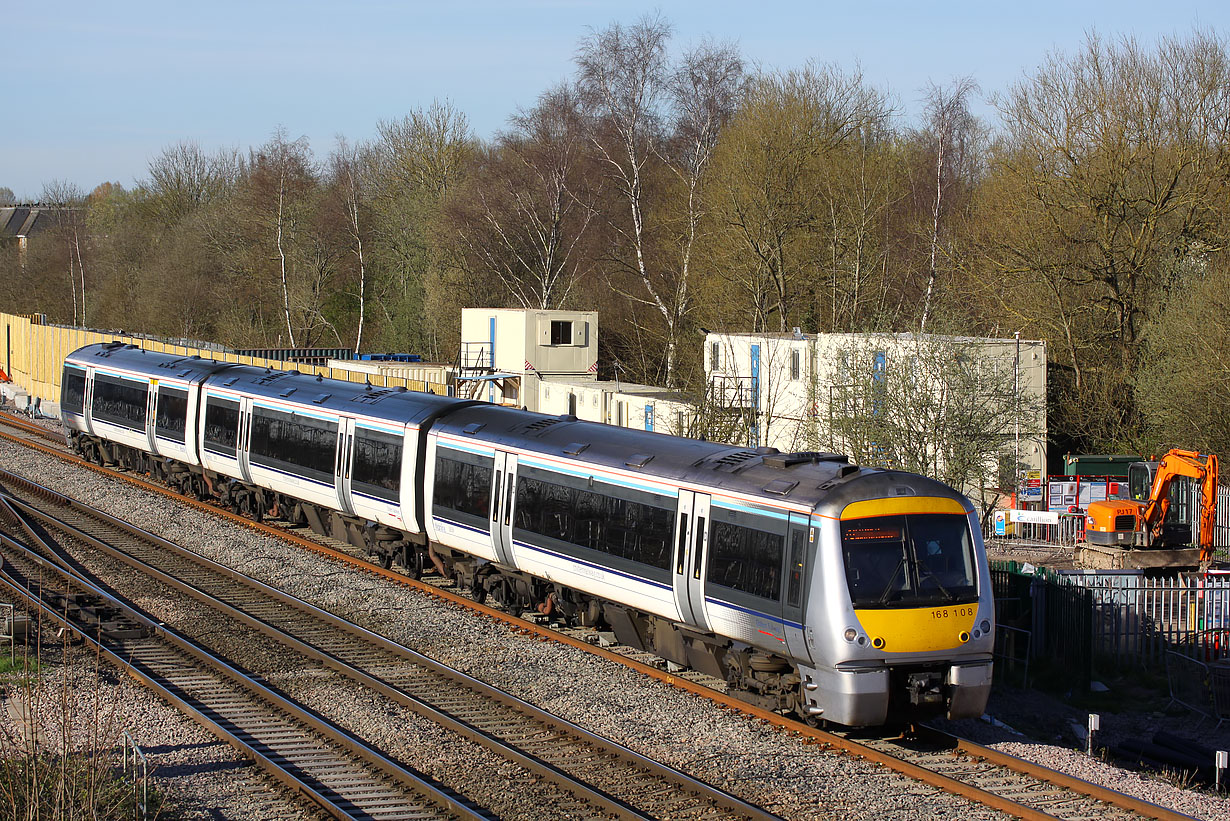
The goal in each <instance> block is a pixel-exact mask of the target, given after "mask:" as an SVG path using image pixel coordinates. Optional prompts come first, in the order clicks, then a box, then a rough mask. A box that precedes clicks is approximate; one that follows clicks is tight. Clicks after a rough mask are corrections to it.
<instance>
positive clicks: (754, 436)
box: [747, 345, 760, 448]
mask: <svg viewBox="0 0 1230 821" xmlns="http://www.w3.org/2000/svg"><path fill="white" fill-rule="evenodd" d="M751 401H752V419H751V424H750V425H749V426H748V442H747V443H748V444H749V445H751V446H752V447H754V448H756V447H760V346H759V345H753V346H752V396H751Z"/></svg>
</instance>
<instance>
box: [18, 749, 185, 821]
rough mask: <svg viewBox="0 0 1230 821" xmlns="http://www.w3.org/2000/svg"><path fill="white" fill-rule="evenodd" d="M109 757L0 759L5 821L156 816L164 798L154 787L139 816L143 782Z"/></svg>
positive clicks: (107, 820) (103, 820) (99, 820)
mask: <svg viewBox="0 0 1230 821" xmlns="http://www.w3.org/2000/svg"><path fill="white" fill-rule="evenodd" d="M109 758H110V757H109V756H101V757H99V756H92V755H88V754H83V753H73V754H69V755H59V756H57V755H50V754H46V753H35V754H23V755H15V756H6V757H4V758H3V759H0V821H36V820H38V821H42V820H45V821H68V819H77V818H82V819H85V818H88V819H94V820H97V821H110V820H111V819H114V820H115V821H119V819H139V818H143V817H144V818H155V817H157V815H158V814H159V811H160V810H161V809H162V796H161V795H160V794H159V793H158V792H157V791H156V790H153V789H150V790H149V792H148V793H147V795H146V796H145V798H146V801H147V804H146V806H145V814H144V815H141V814H139V812H138V811H139V809H140V799H141V796H140V795H139V784H138V783H137V782H136V781H135V780H134V779H133V778H132V777H131V776H124V775H123V774H122V773H120V772H118V771H117V770H116V768H115V767H114V766H113V765H112V763H111V762H110V761H109V760H107V759H109Z"/></svg>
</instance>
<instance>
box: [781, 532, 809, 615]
mask: <svg viewBox="0 0 1230 821" xmlns="http://www.w3.org/2000/svg"><path fill="white" fill-rule="evenodd" d="M806 557H807V533H806V531H804V530H803V529H802V528H796V529H794V530H793V531H792V532H791V534H790V568H789V570H788V571H787V572H788V573H789V576H788V577H787V583H786V604H787V605H788V606H790V607H801V606H802V604H803V570H804V567H803V565H804V562H805V561H806Z"/></svg>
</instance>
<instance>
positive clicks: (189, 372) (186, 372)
mask: <svg viewBox="0 0 1230 821" xmlns="http://www.w3.org/2000/svg"><path fill="white" fill-rule="evenodd" d="M175 375H176V376H178V377H180V378H183V377H185V376H192V370H191V369H190V368H185V369H184V370H182V371H180V372H179V373H177V374H175Z"/></svg>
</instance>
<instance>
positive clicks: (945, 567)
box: [841, 514, 978, 608]
mask: <svg viewBox="0 0 1230 821" xmlns="http://www.w3.org/2000/svg"><path fill="white" fill-rule="evenodd" d="M841 546H842V553H843V555H844V560H845V570H846V584H847V586H848V587H849V590H850V598H851V600H852V601H853V604H854V606H855V607H856V608H896V607H928V606H934V605H942V604H954V603H959V602H969V601H975V600H976V599H977V597H978V590H977V573H976V570H975V565H974V552H973V545H972V543H971V541H970V535H969V524H968V522H967V521H966V519H965V517H964V516H960V515H957V514H911V515H905V516H875V517H870V518H866V519H853V520H850V521H845V522H842V525H841Z"/></svg>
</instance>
